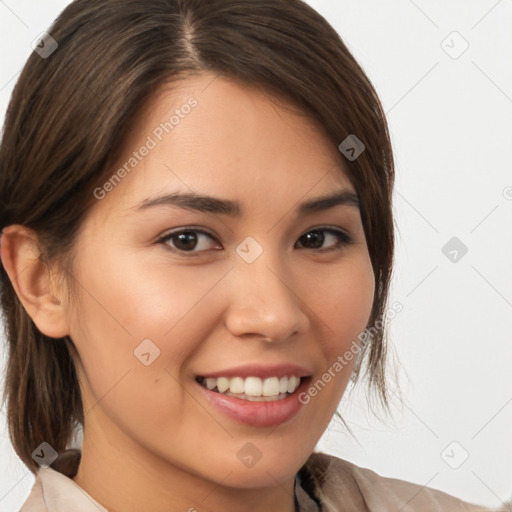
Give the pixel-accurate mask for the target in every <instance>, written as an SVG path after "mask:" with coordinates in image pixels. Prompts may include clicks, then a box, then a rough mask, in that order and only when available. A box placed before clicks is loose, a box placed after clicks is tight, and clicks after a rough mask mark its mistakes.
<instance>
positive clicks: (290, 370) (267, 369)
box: [200, 364, 313, 379]
mask: <svg viewBox="0 0 512 512" xmlns="http://www.w3.org/2000/svg"><path fill="white" fill-rule="evenodd" d="M312 373H313V372H312V371H310V370H308V369H306V368H304V367H303V366H298V365H296V364H279V365H274V366H264V365H259V364H248V365H244V366H238V367H236V368H227V369H225V370H219V371H215V372H209V373H201V374H200V376H201V377H205V378H208V377H242V378H243V379H245V378H247V377H259V378H260V379H265V378H268V377H278V378H281V377H289V376H291V375H295V376H296V377H308V376H310V375H311V374H312Z"/></svg>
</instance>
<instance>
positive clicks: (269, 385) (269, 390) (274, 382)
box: [263, 377, 279, 396]
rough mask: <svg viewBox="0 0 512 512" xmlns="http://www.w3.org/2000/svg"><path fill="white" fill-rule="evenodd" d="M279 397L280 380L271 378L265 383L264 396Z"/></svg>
mask: <svg viewBox="0 0 512 512" xmlns="http://www.w3.org/2000/svg"><path fill="white" fill-rule="evenodd" d="M277 395H279V379H278V378H277V377H270V378H269V379H265V380H264V381H263V396H277Z"/></svg>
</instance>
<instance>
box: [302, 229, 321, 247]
mask: <svg viewBox="0 0 512 512" xmlns="http://www.w3.org/2000/svg"><path fill="white" fill-rule="evenodd" d="M304 236H305V237H306V240H308V241H310V242H311V241H312V242H313V245H314V247H313V248H314V249H317V248H319V247H322V245H323V243H324V235H323V233H322V232H321V231H310V232H309V233H306V234H305V235H304ZM315 242H319V243H316V244H315Z"/></svg>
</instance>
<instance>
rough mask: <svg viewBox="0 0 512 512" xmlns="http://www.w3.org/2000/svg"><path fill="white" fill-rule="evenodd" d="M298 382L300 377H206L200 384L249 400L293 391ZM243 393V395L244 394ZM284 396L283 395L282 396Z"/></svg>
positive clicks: (277, 395)
mask: <svg viewBox="0 0 512 512" xmlns="http://www.w3.org/2000/svg"><path fill="white" fill-rule="evenodd" d="M299 384H300V377H296V376H295V375H290V376H288V377H281V378H280V379H279V378H278V377H269V378H267V379H260V378H259V377H247V378H246V379H242V378H241V377H232V378H229V377H208V378H206V379H203V380H202V385H203V386H205V387H206V388H208V389H209V390H214V389H215V388H217V391H218V392H219V393H224V394H227V395H242V396H239V398H246V399H247V400H251V398H252V397H279V396H280V395H283V394H284V393H294V392H295V391H296V390H297V388H298V387H299ZM244 395H245V396H244ZM282 398H284V396H283V397H282Z"/></svg>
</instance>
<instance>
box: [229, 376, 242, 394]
mask: <svg viewBox="0 0 512 512" xmlns="http://www.w3.org/2000/svg"><path fill="white" fill-rule="evenodd" d="M244 389H245V382H244V379H242V378H241V377H233V378H232V379H230V381H229V391H231V393H243V392H244Z"/></svg>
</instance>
